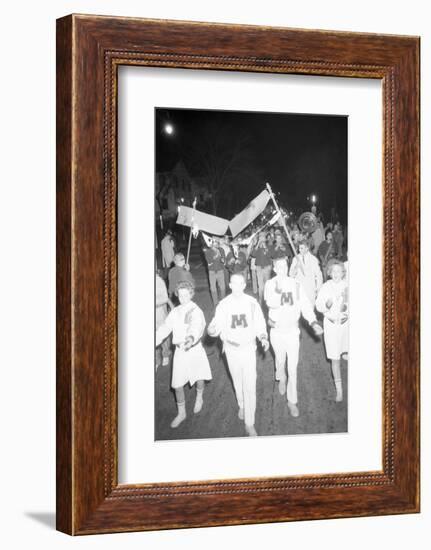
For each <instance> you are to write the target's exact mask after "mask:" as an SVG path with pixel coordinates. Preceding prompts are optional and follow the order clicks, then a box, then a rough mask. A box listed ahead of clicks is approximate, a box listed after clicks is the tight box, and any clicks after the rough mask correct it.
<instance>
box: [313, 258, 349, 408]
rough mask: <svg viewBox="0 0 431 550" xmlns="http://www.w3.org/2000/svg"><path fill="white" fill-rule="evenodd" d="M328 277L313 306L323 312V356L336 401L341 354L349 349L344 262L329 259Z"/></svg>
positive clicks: (340, 394) (339, 395) (339, 389)
mask: <svg viewBox="0 0 431 550" xmlns="http://www.w3.org/2000/svg"><path fill="white" fill-rule="evenodd" d="M327 275H328V280H327V281H326V283H324V284H323V286H322V287H321V289H320V291H319V294H318V296H317V299H316V309H317V310H318V311H320V312H321V313H323V316H324V321H323V328H324V340H325V348H326V356H327V358H328V359H330V360H331V367H332V375H333V377H334V384H335V390H336V397H335V401H337V402H340V401H342V400H343V386H342V382H341V373H340V358H341V356H342V355H343V354H345V353H347V351H348V344H349V342H348V339H349V314H348V286H347V280H346V279H345V278H344V265H343V263H342V262H340V261H338V260H335V259H333V260H331V261H330V262H329V263H328V267H327Z"/></svg>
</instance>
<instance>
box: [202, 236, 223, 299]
mask: <svg viewBox="0 0 431 550" xmlns="http://www.w3.org/2000/svg"><path fill="white" fill-rule="evenodd" d="M204 254H205V259H206V261H207V265H208V279H209V283H210V291H211V298H212V301H213V304H214V307H215V306H216V305H217V304H218V301H219V300H218V293H217V287H218V289H219V291H220V299H223V298H224V297H225V295H226V286H225V278H224V277H225V276H224V264H225V256H224V251H223V249H221V248H219V246H218V240H217V239H216V238H215V237H214V238H213V239H212V240H211V244H210V246H209V247H208V248H206V249H205V250H204Z"/></svg>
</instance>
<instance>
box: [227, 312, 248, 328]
mask: <svg viewBox="0 0 431 550" xmlns="http://www.w3.org/2000/svg"><path fill="white" fill-rule="evenodd" d="M240 326H243V327H244V328H247V327H248V324H247V319H246V317H245V313H241V315H232V324H231V328H236V327H240Z"/></svg>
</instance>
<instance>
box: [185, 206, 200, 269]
mask: <svg viewBox="0 0 431 550" xmlns="http://www.w3.org/2000/svg"><path fill="white" fill-rule="evenodd" d="M196 202H197V198H196V197H195V200H194V201H193V212H192V222H191V226H190V234H189V244H188V246H187V259H186V264H188V263H189V256H190V248H191V246H192V231H193V222H194V219H195V210H196Z"/></svg>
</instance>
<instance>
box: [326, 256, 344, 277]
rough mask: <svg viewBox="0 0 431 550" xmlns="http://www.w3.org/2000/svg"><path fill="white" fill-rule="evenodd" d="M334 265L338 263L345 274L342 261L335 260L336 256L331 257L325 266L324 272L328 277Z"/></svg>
mask: <svg viewBox="0 0 431 550" xmlns="http://www.w3.org/2000/svg"><path fill="white" fill-rule="evenodd" d="M335 265H339V266H340V267H341V269H342V270H343V274H344V275H345V274H346V268H345V266H344V263H343V262H342V261H340V260H337V258H331V259H330V260H329V262H328V265H327V266H326V274H327V276H328V277H331V275H332V269H333V268H334V266H335Z"/></svg>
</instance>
